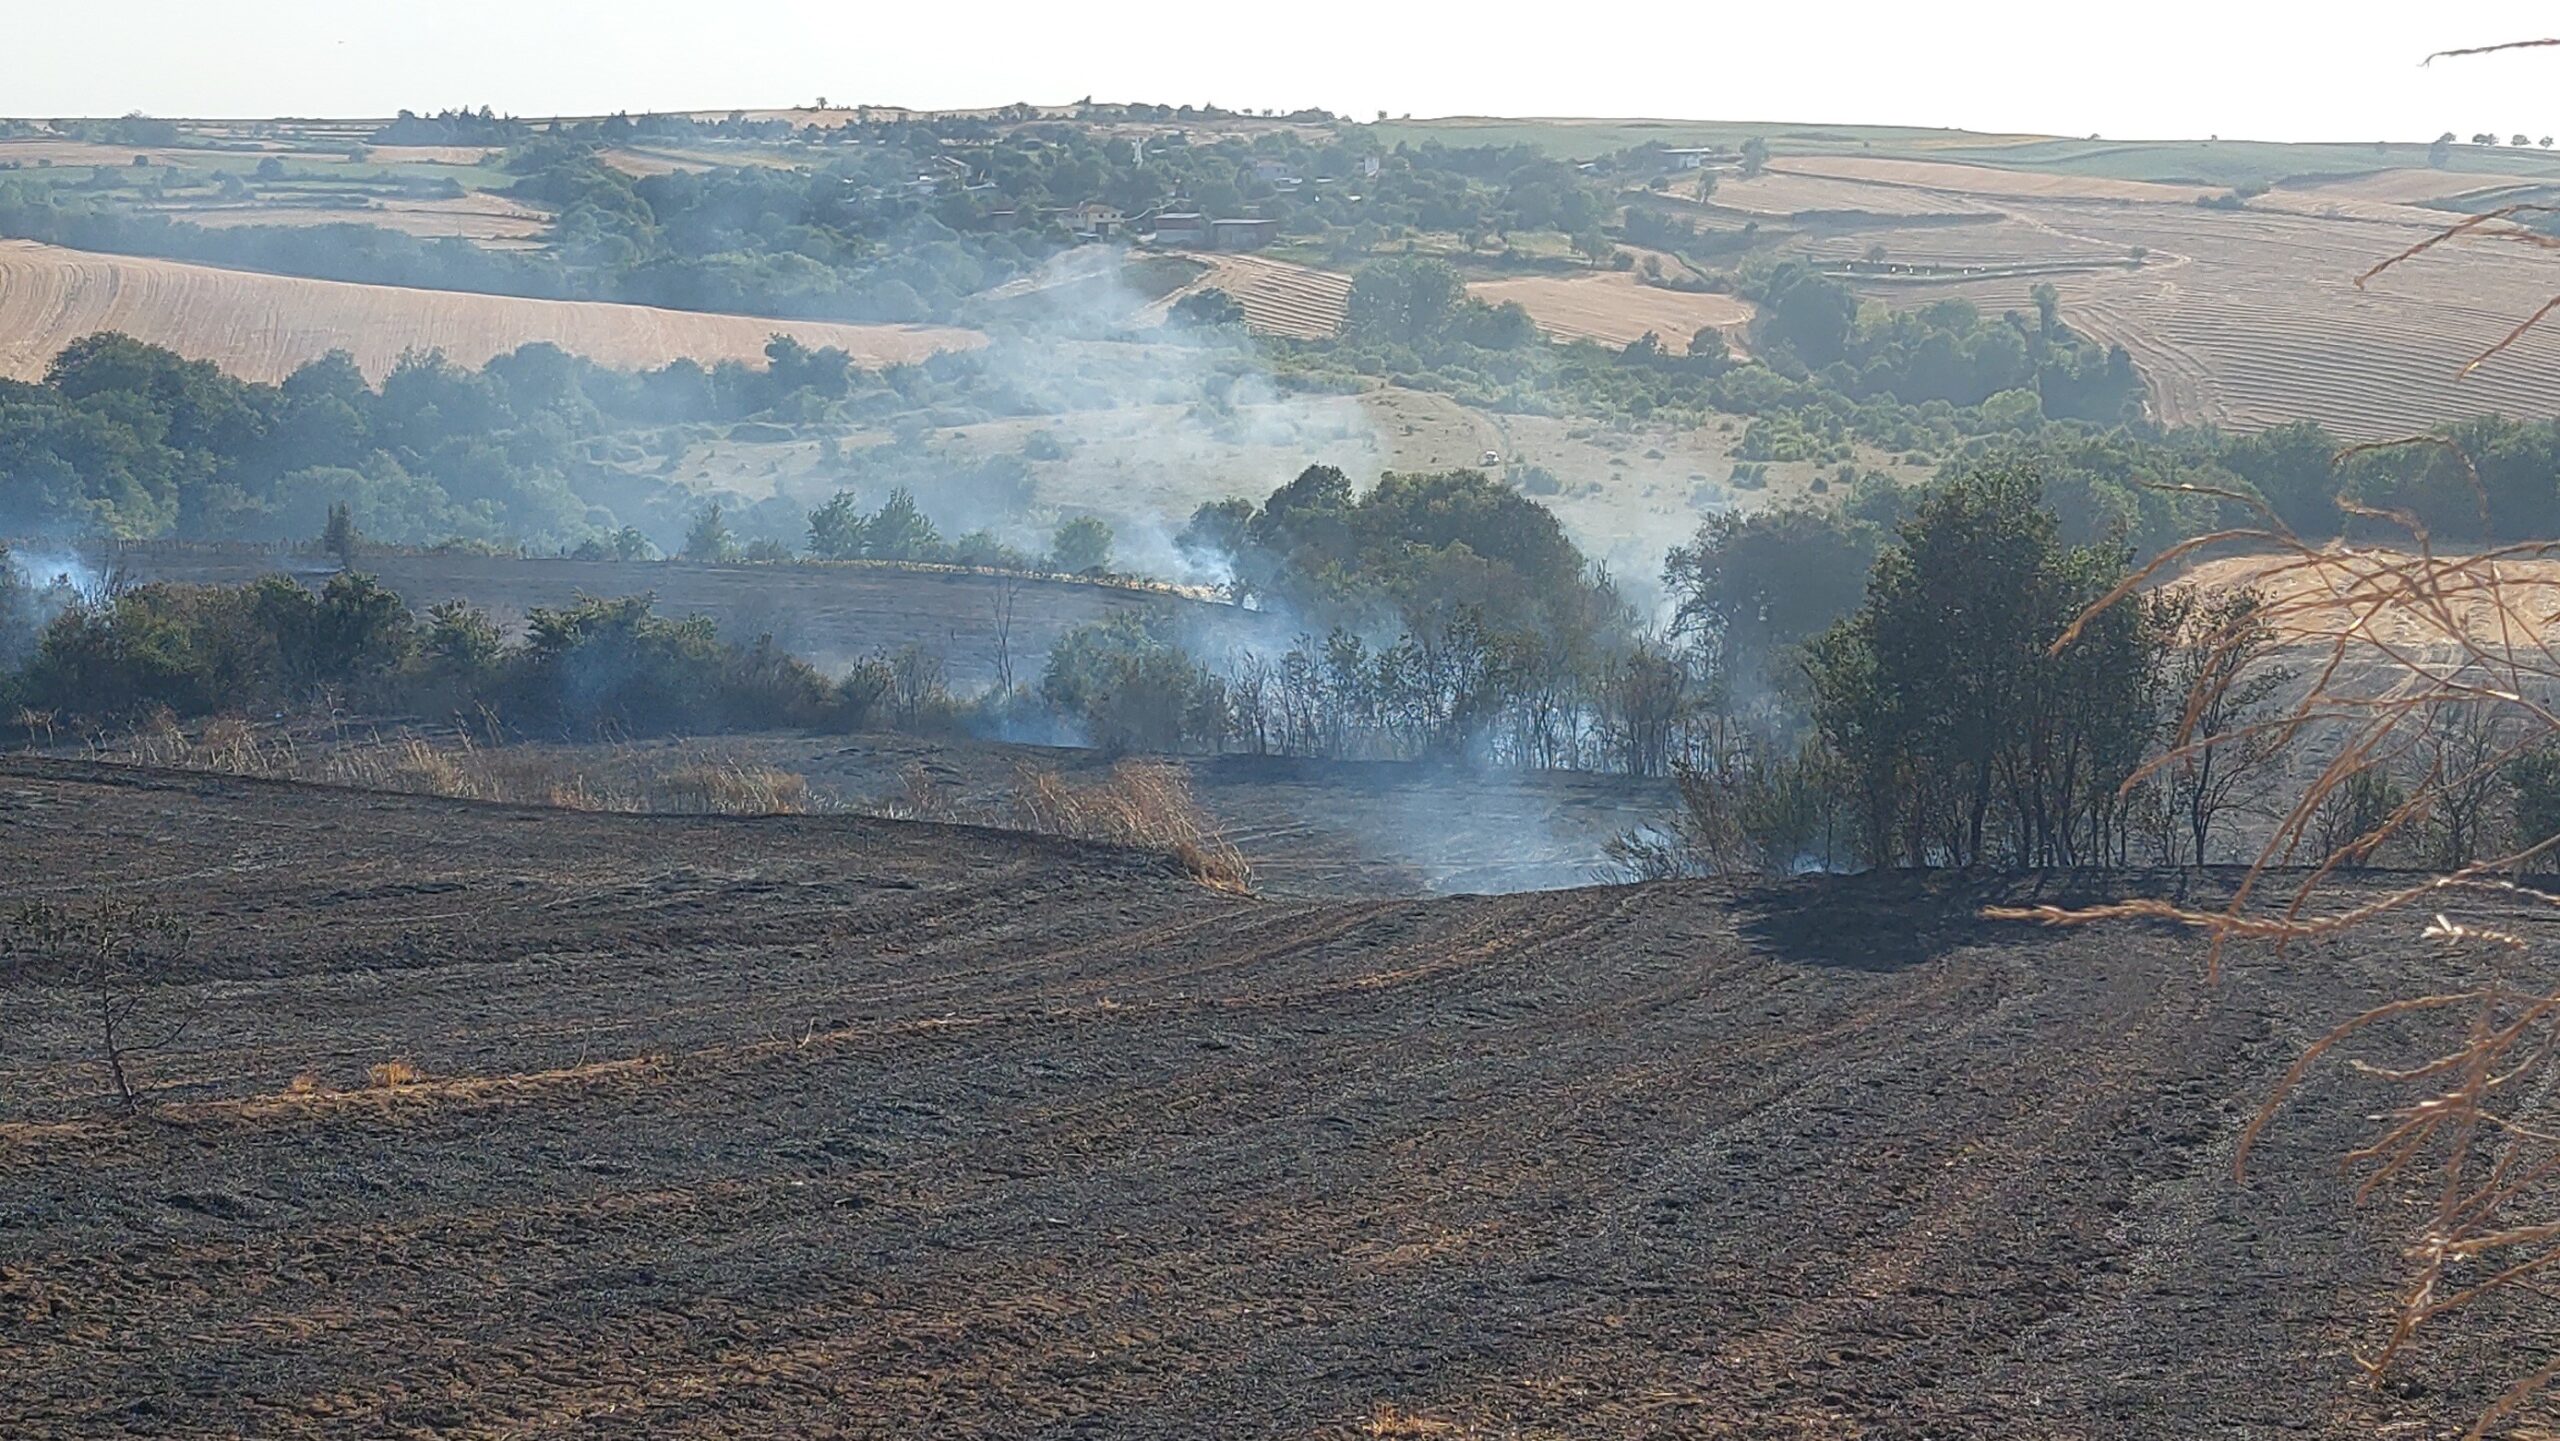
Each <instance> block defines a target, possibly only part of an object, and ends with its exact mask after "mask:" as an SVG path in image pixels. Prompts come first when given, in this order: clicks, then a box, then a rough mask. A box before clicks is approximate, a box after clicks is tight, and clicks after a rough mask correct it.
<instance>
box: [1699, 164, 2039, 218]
mask: <svg viewBox="0 0 2560 1441" xmlns="http://www.w3.org/2000/svg"><path fill="white" fill-rule="evenodd" d="M1708 203H1709V205H1711V206H1712V207H1713V208H1715V209H1718V210H1732V211H1738V212H1740V213H1742V214H1745V215H1760V216H1796V215H1891V216H1958V215H1996V214H1998V213H1999V212H1998V211H1997V210H1996V209H1995V208H1994V207H1992V206H1991V205H1990V204H1988V203H1987V202H1984V201H1980V200H1972V199H1967V198H1966V197H1964V196H1961V195H1950V194H1945V193H1933V192H1930V191H1925V190H1916V189H1910V188H1907V187H1903V186H1896V185H1881V184H1877V183H1875V182H1874V181H1872V180H1863V179H1846V180H1843V179H1833V178H1830V177H1828V176H1824V175H1817V174H1798V173H1794V172H1790V171H1776V170H1772V171H1768V172H1765V173H1763V174H1760V175H1754V176H1745V177H1736V176H1727V177H1725V178H1724V179H1723V180H1722V181H1721V182H1720V183H1719V184H1717V186H1716V188H1715V193H1714V194H1713V195H1712V196H1711V197H1710V198H1709V201H1708Z"/></svg>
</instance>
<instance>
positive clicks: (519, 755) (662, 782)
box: [100, 716, 823, 816]
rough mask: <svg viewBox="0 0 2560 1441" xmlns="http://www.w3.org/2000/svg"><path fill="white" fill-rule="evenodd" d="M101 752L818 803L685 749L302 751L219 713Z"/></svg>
mask: <svg viewBox="0 0 2560 1441" xmlns="http://www.w3.org/2000/svg"><path fill="white" fill-rule="evenodd" d="M100 754H102V755H104V756H107V757H109V758H112V759H119V760H131V761H135V762H138V763H140V764H143V765H158V766H169V767H172V768H175V769H180V770H207V771H220V772H222V773H224V774H228V775H246V776H264V777H267V778H269V779H274V780H304V781H319V782H322V783H325V784H329V785H345V786H355V787H358V788H361V789H365V790H380V791H398V792H402V793H404V794H409V795H430V796H445V797H449V798H452V799H456V800H475V801H500V802H505V803H508V804H512V805H533V806H548V807H550V808H552V809H555V810H581V811H630V812H639V813H650V814H675V815H725V816H766V815H804V814H807V813H809V812H810V811H813V810H817V809H822V808H823V807H822V806H821V804H820V802H819V800H818V798H817V797H815V796H813V795H812V794H811V792H810V790H809V782H808V780H807V778H806V777H803V776H800V775H798V774H795V773H793V772H790V771H786V770H781V769H778V768H776V767H773V766H768V765H763V764H760V763H757V762H755V761H751V760H748V759H746V758H745V757H743V756H739V755H735V754H730V753H727V752H724V751H721V750H717V749H707V748H697V747H692V746H685V747H678V748H674V749H663V748H661V749H649V748H640V747H627V746H584V747H564V748H552V747H539V746H478V745H474V744H472V742H471V740H470V738H469V737H467V736H457V737H453V738H451V739H446V740H429V739H427V738H424V737H421V736H390V737H370V738H366V739H361V740H346V741H341V742H335V743H324V744H317V745H312V746H309V747H308V748H306V746H305V743H304V742H302V741H301V740H299V739H297V738H296V737H295V736H294V735H293V734H292V733H291V732H289V731H284V730H280V729H279V730H271V731H261V730H260V729H258V728H257V727H255V726H253V725H251V724H249V723H248V722H247V721H245V720H243V719H241V718H240V717H237V716H216V717H214V718H213V719H212V720H209V721H207V722H205V723H204V724H203V725H202V726H201V727H200V728H199V729H198V730H197V732H196V733H195V734H193V735H190V734H188V732H187V731H186V729H185V728H184V727H182V726H180V725H179V724H178V723H177V722H176V721H175V720H174V719H172V718H168V717H162V718H159V719H157V720H155V721H154V722H153V723H152V724H150V725H147V726H145V727H144V728H142V729H141V730H139V731H137V732H136V733H135V734H134V735H132V736H131V737H129V738H127V740H126V741H125V742H124V743H122V745H120V746H117V747H112V748H107V749H104V750H102V751H101V752H100Z"/></svg>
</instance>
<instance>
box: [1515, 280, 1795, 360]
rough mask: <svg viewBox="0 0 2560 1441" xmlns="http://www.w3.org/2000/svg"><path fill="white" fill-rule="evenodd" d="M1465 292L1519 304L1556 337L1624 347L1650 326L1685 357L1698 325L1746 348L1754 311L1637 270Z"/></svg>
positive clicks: (1727, 298) (1732, 299)
mask: <svg viewBox="0 0 2560 1441" xmlns="http://www.w3.org/2000/svg"><path fill="white" fill-rule="evenodd" d="M1467 293H1468V294H1469V295H1472V296H1474V297H1475V298H1476V299H1478V300H1481V301H1484V302H1485V303H1487V304H1489V305H1502V304H1505V303H1513V302H1516V303H1517V304H1518V305H1519V306H1520V308H1521V309H1523V310H1526V311H1528V312H1529V318H1530V319H1532V320H1535V321H1536V322H1538V328H1539V329H1540V330H1543V331H1545V332H1546V333H1547V334H1548V335H1549V336H1551V337H1553V338H1555V339H1557V340H1596V341H1599V342H1600V343H1602V344H1603V345H1624V344H1626V343H1627V342H1629V341H1631V340H1635V339H1637V338H1639V337H1641V336H1643V335H1644V334H1645V333H1646V332H1647V331H1651V332H1653V333H1654V334H1655V335H1657V336H1659V337H1660V338H1661V340H1662V344H1663V348H1664V349H1666V350H1669V351H1671V352H1673V353H1674V354H1681V355H1685V354H1687V353H1688V350H1689V338H1690V337H1691V336H1693V335H1695V334H1697V333H1698V332H1699V331H1701V330H1720V331H1724V332H1726V333H1727V335H1728V339H1729V340H1730V342H1732V343H1733V344H1734V346H1735V348H1737V349H1740V348H1743V347H1742V345H1741V342H1742V339H1743V331H1744V329H1745V327H1747V326H1749V325H1750V323H1751V316H1752V313H1753V312H1752V306H1751V302H1750V301H1748V300H1744V299H1743V298H1741V297H1740V296H1738V295H1718V294H1712V293H1708V292H1701V291H1685V290H1666V289H1664V288H1663V287H1661V286H1658V285H1647V284H1645V283H1644V282H1643V281H1642V280H1640V279H1638V278H1637V276H1636V275H1635V273H1634V272H1632V271H1615V270H1613V271H1603V272H1600V273H1597V274H1592V275H1571V276H1547V275H1541V276H1530V277H1526V278H1523V279H1516V280H1479V281H1476V282H1474V283H1473V284H1470V285H1469V286H1468V287H1467Z"/></svg>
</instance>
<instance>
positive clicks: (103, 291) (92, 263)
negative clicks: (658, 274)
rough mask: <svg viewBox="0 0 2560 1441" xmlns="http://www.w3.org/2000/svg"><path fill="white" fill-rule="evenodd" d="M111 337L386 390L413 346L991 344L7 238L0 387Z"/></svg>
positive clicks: (628, 352)
mask: <svg viewBox="0 0 2560 1441" xmlns="http://www.w3.org/2000/svg"><path fill="white" fill-rule="evenodd" d="M102 330H115V331H122V332H124V333H125V334H128V335H131V336H133V337H135V338H136V339H140V340H147V341H150V342H151V343H153V344H155V345H164V346H167V347H168V348H169V349H171V350H175V351H177V352H178V353H179V354H181V355H185V356H187V357H189V358H191V359H197V360H210V361H213V362H214V363H215V364H217V365H220V366H221V367H222V368H223V369H225V370H227V371H230V372H231V373H232V374H234V375H238V376H240V377H242V378H244V379H248V380H265V381H274V380H281V379H283V378H284V377H285V376H286V375H288V374H290V373H291V372H292V371H293V370H294V369H295V368H296V367H297V366H300V365H302V364H303V363H304V362H306V361H310V360H316V359H318V358H319V357H320V356H321V355H323V354H325V353H327V352H328V351H331V350H338V349H344V350H348V351H352V352H353V353H354V355H355V357H356V363H357V364H358V365H360V366H362V367H363V368H364V371H365V373H366V374H367V375H369V376H372V377H373V378H375V379H377V380H378V379H380V378H381V377H382V376H384V375H386V374H388V373H389V372H390V370H391V367H392V366H393V364H395V363H396V362H397V361H398V360H399V358H400V356H401V355H402V353H403V352H406V351H410V350H442V351H443V352H444V353H445V355H446V356H447V357H448V358H449V359H451V360H453V361H454V362H455V363H457V364H461V365H470V366H477V365H480V364H482V363H483V362H485V361H487V360H488V359H489V358H490V357H491V356H494V355H498V354H501V353H504V352H506V351H510V350H513V349H515V348H516V347H517V346H520V345H526V344H530V343H532V342H534V341H548V342H550V343H552V344H554V345H558V346H559V347H561V348H562V349H564V350H567V351H570V352H571V353H573V354H577V355H583V356H586V357H588V358H590V359H592V360H595V361H597V362H599V363H600V364H604V365H609V366H615V367H618V368H623V369H638V368H645V367H649V366H655V365H663V364H666V363H667V362H668V361H671V360H676V359H679V358H684V357H691V358H693V359H695V360H699V361H701V362H702V363H703V364H705V365H709V364H712V363H714V362H717V361H721V360H743V361H746V362H748V363H750V364H760V363H761V362H762V360H763V357H764V347H765V343H766V342H767V341H768V340H770V339H772V338H773V336H774V335H775V334H776V333H777V332H778V333H782V334H787V335H790V336H793V337H795V338H797V339H799V340H800V341H802V342H804V343H806V344H808V345H812V346H822V345H833V346H840V347H842V348H843V349H844V350H846V351H847V352H849V353H850V354H852V355H853V356H854V358H855V359H856V360H857V361H858V362H860V363H862V364H865V365H892V364H897V363H900V362H906V361H916V360H922V359H924V358H925V357H927V356H929V355H932V354H934V353H936V352H938V351H944V350H966V349H972V348H975V347H977V346H980V345H983V344H985V343H986V337H985V336H983V335H980V334H979V333H978V332H976V331H971V330H959V329H954V328H951V327H934V326H908V325H839V324H821V323H817V322H811V321H796V320H795V321H781V320H767V319H764V318H762V317H759V316H749V315H710V314H703V313H699V312H694V311H682V310H660V309H655V308H652V307H650V306H645V305H609V304H604V303H601V302H594V301H570V300H527V299H523V298H520V297H516V296H506V295H467V294H462V293H459V292H453V291H440V290H412V289H406V288H403V287H400V286H392V285H348V284H343V283H340V282H337V281H329V280H304V279H300V278H297V277H292V276H283V275H261V274H255V273H252V272H248V271H238V270H217V269H214V268H212V267H210V266H202V265H182V264H179V263H177V262H175V261H168V260H146V259H141V258H137V257H134V256H124V255H93V254H89V253H86V252H83V251H76V250H63V249H59V248H57V247H54V246H49V245H36V244H32V243H30V242H26V241H14V240H13V241H0V377H5V378H8V379H14V380H34V379H37V378H39V377H41V376H42V375H43V374H44V370H45V367H46V366H47V365H48V364H50V363H51V362H52V360H53V357H54V356H55V355H56V354H58V353H60V351H61V350H62V348H63V347H64V346H66V345H69V344H70V343H71V342H72V341H74V340H77V339H79V338H80V337H82V336H84V335H92V334H95V333H97V332H99V331H102Z"/></svg>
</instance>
